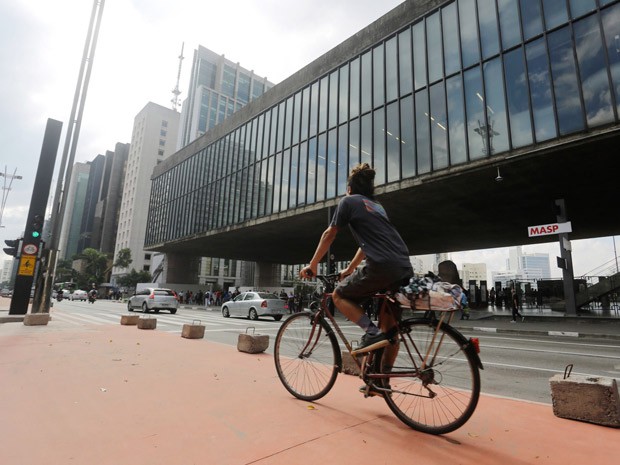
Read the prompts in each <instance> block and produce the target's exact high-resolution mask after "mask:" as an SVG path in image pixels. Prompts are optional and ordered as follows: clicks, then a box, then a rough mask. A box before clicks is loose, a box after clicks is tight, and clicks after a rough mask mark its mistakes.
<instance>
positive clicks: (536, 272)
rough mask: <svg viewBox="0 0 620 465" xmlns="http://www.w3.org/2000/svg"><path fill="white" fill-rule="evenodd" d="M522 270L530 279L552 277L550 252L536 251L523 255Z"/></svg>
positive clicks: (536, 279)
mask: <svg viewBox="0 0 620 465" xmlns="http://www.w3.org/2000/svg"><path fill="white" fill-rule="evenodd" d="M521 263H522V272H523V274H524V275H525V278H526V279H527V280H528V281H538V280H539V279H551V267H550V265H549V254H547V253H534V254H525V255H523V256H522V257H521Z"/></svg>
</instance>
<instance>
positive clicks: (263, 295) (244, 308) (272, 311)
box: [222, 292, 288, 321]
mask: <svg viewBox="0 0 620 465" xmlns="http://www.w3.org/2000/svg"><path fill="white" fill-rule="evenodd" d="M287 313H288V306H287V304H286V302H285V301H284V300H282V299H281V298H280V297H278V296H277V295H275V294H272V293H270V292H243V293H241V294H239V295H238V296H237V297H235V300H229V301H228V302H224V304H222V316H223V317H224V318H228V317H229V316H242V317H245V318H249V319H250V320H258V317H260V316H270V317H273V319H274V320H276V321H280V320H281V319H282V316H283V315H286V314H287Z"/></svg>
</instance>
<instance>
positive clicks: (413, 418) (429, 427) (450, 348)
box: [375, 320, 480, 434]
mask: <svg viewBox="0 0 620 465" xmlns="http://www.w3.org/2000/svg"><path fill="white" fill-rule="evenodd" d="M438 324H439V323H438V322H437V321H436V320H433V321H431V320H410V321H404V322H402V323H401V328H402V331H401V334H400V341H399V342H400V344H399V351H398V356H397V358H396V361H395V363H394V367H393V368H392V369H391V374H392V376H390V378H389V379H388V380H384V383H383V386H384V387H389V388H391V392H390V393H389V394H385V396H384V398H385V401H386V402H387V404H388V406H389V407H390V409H391V410H392V412H394V414H395V415H396V416H397V417H398V418H399V419H400V420H401V421H403V422H404V423H405V424H407V425H408V426H410V427H411V428H413V429H415V430H418V431H422V432H424V433H430V434H445V433H449V432H451V431H454V430H456V429H457V428H460V427H461V426H463V424H465V422H466V421H467V420H468V419H469V418H470V417H471V415H472V414H473V413H474V410H475V408H476V405H477V404H478V398H479V396H480V372H479V369H478V363H479V361H478V360H477V356H476V355H475V353H472V352H471V351H468V350H466V349H465V347H466V346H467V344H468V343H469V342H468V341H467V339H466V338H465V337H464V336H463V335H462V334H461V333H459V332H458V331H457V330H456V329H454V328H452V327H451V326H449V325H442V326H441V327H440V328H439V331H438V332H437V335H436V337H435V338H434V341H433V336H434V335H435V328H436V327H437V325H438ZM438 343H440V345H439V348H438V349H437V344H438ZM431 344H432V345H433V348H434V349H432V350H431V351H430V354H431V356H430V357H429V359H428V361H427V366H426V367H425V368H422V367H423V366H424V360H423V359H424V357H425V355H426V354H427V353H429V351H428V349H429V346H431ZM377 355H378V356H377V357H376V362H375V363H376V364H377V365H381V364H382V363H383V361H382V357H381V356H380V355H381V354H377ZM433 355H434V356H433ZM376 368H377V367H376V366H375V369H376ZM378 371H380V372H383V370H378Z"/></svg>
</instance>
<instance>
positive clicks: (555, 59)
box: [548, 27, 584, 135]
mask: <svg viewBox="0 0 620 465" xmlns="http://www.w3.org/2000/svg"><path fill="white" fill-rule="evenodd" d="M548 38H549V57H550V58H551V75H552V76H553V90H554V92H555V102H556V107H557V109H558V123H559V128H560V134H562V135H563V134H570V133H571V132H575V131H578V130H580V129H583V127H584V122H583V115H582V111H581V103H580V102H579V85H578V83H577V70H576V67H575V60H574V56H573V43H572V40H571V36H570V31H569V29H568V27H564V28H562V29H560V30H557V31H555V32H553V33H552V34H549V36H548Z"/></svg>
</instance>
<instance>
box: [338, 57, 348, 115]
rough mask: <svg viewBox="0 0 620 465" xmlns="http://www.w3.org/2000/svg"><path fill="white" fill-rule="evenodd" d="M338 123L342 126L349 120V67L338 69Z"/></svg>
mask: <svg viewBox="0 0 620 465" xmlns="http://www.w3.org/2000/svg"><path fill="white" fill-rule="evenodd" d="M338 100H339V105H338V123H339V124H342V123H344V122H346V121H347V120H348V119H349V66H348V65H344V66H343V67H341V68H340V87H339V89H338Z"/></svg>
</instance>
